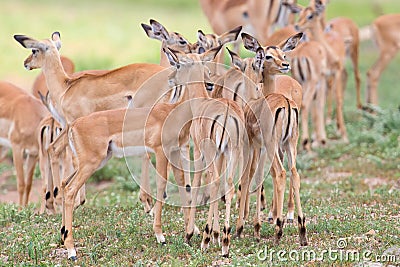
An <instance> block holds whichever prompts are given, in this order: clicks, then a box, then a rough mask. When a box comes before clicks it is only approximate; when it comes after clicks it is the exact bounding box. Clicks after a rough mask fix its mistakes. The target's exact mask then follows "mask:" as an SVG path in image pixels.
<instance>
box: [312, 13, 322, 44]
mask: <svg viewBox="0 0 400 267" xmlns="http://www.w3.org/2000/svg"><path fill="white" fill-rule="evenodd" d="M309 30H310V33H311V38H312V39H313V40H314V41H317V42H321V43H323V44H325V42H326V41H325V38H324V30H323V28H322V23H321V19H318V21H317V23H313V24H312V27H310V28H309Z"/></svg>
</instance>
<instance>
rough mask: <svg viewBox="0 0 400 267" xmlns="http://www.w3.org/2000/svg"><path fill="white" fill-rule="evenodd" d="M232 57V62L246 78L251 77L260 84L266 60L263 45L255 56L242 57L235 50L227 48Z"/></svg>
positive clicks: (251, 79) (250, 78)
mask: <svg viewBox="0 0 400 267" xmlns="http://www.w3.org/2000/svg"><path fill="white" fill-rule="evenodd" d="M227 50H228V52H229V55H230V57H231V61H232V64H233V65H234V66H235V67H236V68H237V69H239V70H240V71H241V72H242V73H243V74H244V77H246V79H249V80H250V81H252V82H253V83H254V84H259V83H261V82H262V80H263V70H264V62H265V53H264V49H263V48H262V47H259V48H258V49H257V51H256V55H255V56H254V58H244V59H242V58H241V57H240V56H239V55H237V54H236V53H235V52H232V51H231V50H229V48H227Z"/></svg>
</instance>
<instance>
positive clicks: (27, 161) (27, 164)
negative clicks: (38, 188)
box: [0, 81, 48, 206]
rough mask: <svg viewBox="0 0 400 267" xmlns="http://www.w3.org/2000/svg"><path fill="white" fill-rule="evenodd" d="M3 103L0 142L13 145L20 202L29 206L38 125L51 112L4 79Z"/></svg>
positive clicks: (0, 94) (0, 97)
mask: <svg viewBox="0 0 400 267" xmlns="http://www.w3.org/2000/svg"><path fill="white" fill-rule="evenodd" d="M0 107H1V108H0V128H1V131H0V146H1V147H5V148H7V150H8V149H9V148H11V149H12V152H13V164H14V166H15V170H16V175H17V187H18V197H19V199H18V202H19V205H20V206H26V205H27V204H28V201H29V194H30V192H31V186H32V178H33V173H34V170H35V166H36V163H37V161H38V156H39V145H38V141H37V140H38V135H39V127H38V126H39V123H40V121H41V120H42V119H43V118H44V117H46V116H47V115H48V112H47V111H46V108H45V107H44V106H43V105H42V104H41V103H40V101H39V100H38V99H36V98H34V97H33V96H32V95H30V94H28V93H27V92H26V91H24V90H23V89H21V88H19V87H17V86H15V85H13V84H11V83H8V82H3V81H0ZM3 151H6V149H3Z"/></svg>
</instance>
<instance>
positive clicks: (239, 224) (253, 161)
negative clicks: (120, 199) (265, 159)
mask: <svg viewBox="0 0 400 267" xmlns="http://www.w3.org/2000/svg"><path fill="white" fill-rule="evenodd" d="M245 159H246V157H245ZM244 163H245V164H244V167H245V168H244V172H243V175H242V177H241V180H240V181H241V189H242V190H241V192H242V194H241V198H240V203H239V214H238V218H237V221H236V234H235V235H236V237H239V238H242V237H243V229H244V221H245V215H246V209H247V203H248V202H249V198H250V196H249V186H250V181H251V177H252V176H253V174H254V172H255V169H256V165H257V163H258V158H255V156H254V151H251V152H250V154H249V158H248V160H247V161H245V162H244Z"/></svg>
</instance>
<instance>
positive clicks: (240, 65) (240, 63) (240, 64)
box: [226, 47, 246, 72]
mask: <svg viewBox="0 0 400 267" xmlns="http://www.w3.org/2000/svg"><path fill="white" fill-rule="evenodd" d="M226 50H228V53H229V55H230V56H231V62H232V63H233V65H234V66H236V67H238V68H239V69H240V70H241V71H242V72H243V71H244V69H245V67H246V64H245V63H244V62H243V60H242V58H241V57H239V56H238V55H237V54H236V53H235V52H233V51H231V50H229V48H228V47H227V48H226Z"/></svg>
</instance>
